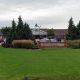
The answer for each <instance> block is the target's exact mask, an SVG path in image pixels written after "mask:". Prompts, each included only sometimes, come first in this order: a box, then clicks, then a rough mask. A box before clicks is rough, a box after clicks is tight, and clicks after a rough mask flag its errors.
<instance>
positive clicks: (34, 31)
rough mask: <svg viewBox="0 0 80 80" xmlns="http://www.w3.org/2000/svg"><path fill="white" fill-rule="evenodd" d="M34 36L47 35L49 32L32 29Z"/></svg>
mask: <svg viewBox="0 0 80 80" xmlns="http://www.w3.org/2000/svg"><path fill="white" fill-rule="evenodd" d="M32 34H33V35H47V32H46V31H44V30H39V29H32Z"/></svg>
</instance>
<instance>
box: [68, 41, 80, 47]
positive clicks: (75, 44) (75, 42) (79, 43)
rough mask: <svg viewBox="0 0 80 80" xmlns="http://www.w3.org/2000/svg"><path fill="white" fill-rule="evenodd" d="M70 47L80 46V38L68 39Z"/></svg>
mask: <svg viewBox="0 0 80 80" xmlns="http://www.w3.org/2000/svg"><path fill="white" fill-rule="evenodd" d="M68 47H71V48H80V40H68Z"/></svg>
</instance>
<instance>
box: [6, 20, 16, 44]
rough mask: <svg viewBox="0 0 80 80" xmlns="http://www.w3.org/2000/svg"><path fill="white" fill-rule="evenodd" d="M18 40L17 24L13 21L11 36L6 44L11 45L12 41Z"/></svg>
mask: <svg viewBox="0 0 80 80" xmlns="http://www.w3.org/2000/svg"><path fill="white" fill-rule="evenodd" d="M16 38H17V36H16V23H15V21H14V20H13V21H12V27H11V30H10V32H9V35H8V37H7V40H6V43H7V44H11V43H12V41H13V40H15V39H16Z"/></svg>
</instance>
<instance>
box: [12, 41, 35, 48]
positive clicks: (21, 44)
mask: <svg viewBox="0 0 80 80" xmlns="http://www.w3.org/2000/svg"><path fill="white" fill-rule="evenodd" d="M12 45H13V47H14V48H26V49H34V48H35V44H34V42H33V41H32V40H13V42H12Z"/></svg>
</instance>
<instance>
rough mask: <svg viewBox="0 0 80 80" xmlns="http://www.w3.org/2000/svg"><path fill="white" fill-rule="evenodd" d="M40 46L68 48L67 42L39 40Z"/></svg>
mask: <svg viewBox="0 0 80 80" xmlns="http://www.w3.org/2000/svg"><path fill="white" fill-rule="evenodd" d="M38 47H39V48H67V42H66V41H65V42H38Z"/></svg>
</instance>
